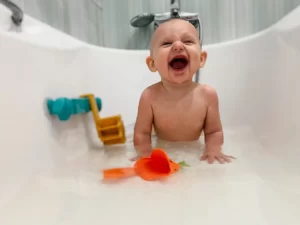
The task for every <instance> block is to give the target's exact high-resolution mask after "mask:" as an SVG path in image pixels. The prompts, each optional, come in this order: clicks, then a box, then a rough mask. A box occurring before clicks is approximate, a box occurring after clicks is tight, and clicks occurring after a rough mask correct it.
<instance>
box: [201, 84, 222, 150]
mask: <svg viewBox="0 0 300 225" xmlns="http://www.w3.org/2000/svg"><path fill="white" fill-rule="evenodd" d="M207 99H208V108H207V113H206V119H205V123H204V134H205V145H206V149H207V150H208V151H221V146H222V145H223V142H224V137H223V128H222V123H221V119H220V113H219V100H218V95H217V92H216V91H215V90H214V89H212V88H209V87H207Z"/></svg>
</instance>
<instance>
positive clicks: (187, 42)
mask: <svg viewBox="0 0 300 225" xmlns="http://www.w3.org/2000/svg"><path fill="white" fill-rule="evenodd" d="M184 43H185V44H193V43H194V42H193V41H192V40H186V41H184Z"/></svg>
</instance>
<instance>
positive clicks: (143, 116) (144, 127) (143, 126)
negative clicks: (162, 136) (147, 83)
mask: <svg viewBox="0 0 300 225" xmlns="http://www.w3.org/2000/svg"><path fill="white" fill-rule="evenodd" d="M152 122H153V112H152V107H151V93H150V90H149V89H146V90H145V91H144V92H143V93H142V95H141V97H140V101H139V106H138V113H137V119H136V123H135V127H134V137H133V142H134V147H135V148H136V150H137V152H138V155H144V154H150V153H151V150H152V145H151V132H152Z"/></svg>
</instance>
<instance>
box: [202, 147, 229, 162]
mask: <svg viewBox="0 0 300 225" xmlns="http://www.w3.org/2000/svg"><path fill="white" fill-rule="evenodd" d="M231 159H235V158H234V157H233V156H229V155H225V154H223V153H222V152H221V151H209V150H206V151H205V152H204V153H203V155H202V156H201V158H200V160H201V161H204V160H207V161H208V163H209V164H212V163H214V161H215V160H217V161H218V162H219V163H221V164H224V163H225V162H226V163H230V162H231Z"/></svg>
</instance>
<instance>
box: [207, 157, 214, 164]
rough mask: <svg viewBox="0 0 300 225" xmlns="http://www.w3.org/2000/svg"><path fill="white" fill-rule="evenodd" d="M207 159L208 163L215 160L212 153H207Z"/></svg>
mask: <svg viewBox="0 0 300 225" xmlns="http://www.w3.org/2000/svg"><path fill="white" fill-rule="evenodd" d="M207 161H208V163H209V164H213V163H214V161H215V156H214V155H209V156H208V160H207Z"/></svg>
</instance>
